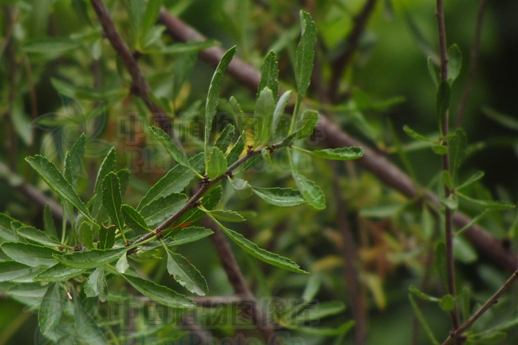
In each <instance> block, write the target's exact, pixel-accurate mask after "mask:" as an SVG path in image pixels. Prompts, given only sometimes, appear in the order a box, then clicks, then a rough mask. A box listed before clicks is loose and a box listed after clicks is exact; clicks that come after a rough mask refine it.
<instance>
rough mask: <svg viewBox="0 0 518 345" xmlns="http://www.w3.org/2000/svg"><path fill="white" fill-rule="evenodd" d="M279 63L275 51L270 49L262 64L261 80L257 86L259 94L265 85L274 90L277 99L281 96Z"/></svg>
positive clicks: (274, 96)
mask: <svg viewBox="0 0 518 345" xmlns="http://www.w3.org/2000/svg"><path fill="white" fill-rule="evenodd" d="M278 79H279V65H278V63H277V58H276V56H275V52H274V51H270V52H269V53H268V54H267V55H266V57H265V58H264V61H263V65H262V66H261V81H260V82H259V87H258V88H257V96H258V97H259V92H261V91H262V90H263V89H264V88H265V87H267V88H269V89H270V90H272V93H273V98H274V99H277V97H278V96H279V81H278Z"/></svg>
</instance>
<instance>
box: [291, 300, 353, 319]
mask: <svg viewBox="0 0 518 345" xmlns="http://www.w3.org/2000/svg"><path fill="white" fill-rule="evenodd" d="M344 310H345V304H344V303H343V302H342V301H325V302H320V303H319V304H318V307H316V308H314V309H312V310H311V312H310V313H304V314H303V315H301V317H300V320H297V317H296V316H295V320H292V322H293V323H298V322H308V321H315V320H321V319H323V318H326V317H329V316H332V315H337V314H340V313H342V312H343V311H344Z"/></svg>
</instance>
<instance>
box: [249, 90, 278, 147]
mask: <svg viewBox="0 0 518 345" xmlns="http://www.w3.org/2000/svg"><path fill="white" fill-rule="evenodd" d="M274 110H275V101H274V99H273V93H272V90H270V89H269V88H268V87H265V88H264V89H263V90H261V92H260V93H259V97H258V98H257V103H256V104H255V111H254V121H255V125H254V146H255V147H259V146H261V145H263V144H265V143H266V142H267V141H268V139H270V136H271V128H272V121H273V112H274Z"/></svg>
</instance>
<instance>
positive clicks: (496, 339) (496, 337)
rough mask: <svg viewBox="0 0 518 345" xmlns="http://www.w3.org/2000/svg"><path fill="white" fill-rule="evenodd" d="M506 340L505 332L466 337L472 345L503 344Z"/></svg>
mask: <svg viewBox="0 0 518 345" xmlns="http://www.w3.org/2000/svg"><path fill="white" fill-rule="evenodd" d="M506 339H507V333H506V332H500V331H494V330H490V331H487V332H483V333H476V334H469V335H468V341H469V342H470V343H472V344H503V342H504V341H505V340H506Z"/></svg>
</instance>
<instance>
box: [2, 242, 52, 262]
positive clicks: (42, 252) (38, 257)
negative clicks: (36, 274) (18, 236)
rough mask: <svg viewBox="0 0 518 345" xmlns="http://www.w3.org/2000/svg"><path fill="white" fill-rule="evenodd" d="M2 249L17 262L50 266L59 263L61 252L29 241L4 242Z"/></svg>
mask: <svg viewBox="0 0 518 345" xmlns="http://www.w3.org/2000/svg"><path fill="white" fill-rule="evenodd" d="M1 248H2V251H3V252H4V253H5V254H6V255H7V256H8V257H10V258H11V259H13V260H14V261H16V262H19V263H22V264H24V265H27V266H31V267H50V266H53V265H55V264H57V261H56V256H60V255H61V253H60V252H58V251H56V250H53V249H50V248H48V247H42V246H37V245H35V244H29V243H4V244H2V247H1Z"/></svg>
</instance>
